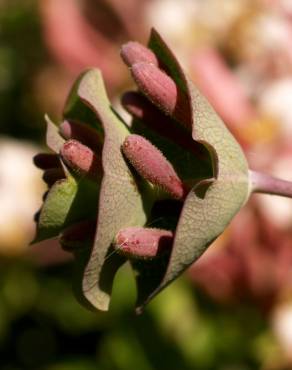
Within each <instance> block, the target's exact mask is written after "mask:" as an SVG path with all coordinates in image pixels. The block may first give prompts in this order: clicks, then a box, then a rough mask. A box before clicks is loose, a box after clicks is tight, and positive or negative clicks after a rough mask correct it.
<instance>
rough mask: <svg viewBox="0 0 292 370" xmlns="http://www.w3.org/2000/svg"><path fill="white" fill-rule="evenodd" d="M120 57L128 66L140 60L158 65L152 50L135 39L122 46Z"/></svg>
mask: <svg viewBox="0 0 292 370" xmlns="http://www.w3.org/2000/svg"><path fill="white" fill-rule="evenodd" d="M121 57H122V59H123V61H124V62H125V64H126V65H127V66H129V67H131V66H132V65H133V64H135V63H140V62H145V63H152V64H154V65H156V66H158V60H157V58H156V55H155V54H154V53H153V51H151V50H150V49H148V48H147V47H145V46H144V45H141V44H140V43H139V42H135V41H130V42H128V43H126V44H124V45H123V46H122V48H121Z"/></svg>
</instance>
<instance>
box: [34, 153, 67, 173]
mask: <svg viewBox="0 0 292 370" xmlns="http://www.w3.org/2000/svg"><path fill="white" fill-rule="evenodd" d="M33 163H34V165H35V166H36V167H38V168H40V169H41V170H47V169H49V168H54V167H60V165H61V164H60V160H59V158H58V156H57V155H56V154H51V153H39V154H36V155H35V156H34V157H33Z"/></svg>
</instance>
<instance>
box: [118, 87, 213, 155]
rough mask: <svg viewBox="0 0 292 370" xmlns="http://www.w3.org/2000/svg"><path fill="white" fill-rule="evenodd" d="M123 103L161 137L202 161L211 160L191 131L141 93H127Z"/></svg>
mask: <svg viewBox="0 0 292 370" xmlns="http://www.w3.org/2000/svg"><path fill="white" fill-rule="evenodd" d="M121 103H122V105H123V107H124V108H125V109H126V110H127V112H128V113H130V114H132V115H133V116H134V117H135V118H138V119H140V120H142V121H143V123H144V124H145V125H146V126H147V127H149V128H151V129H152V130H153V131H155V132H157V133H158V134H159V135H161V136H163V137H166V138H167V139H169V140H171V141H172V142H174V143H176V144H178V145H180V146H181V147H183V148H185V149H187V150H189V151H190V152H192V153H193V154H195V155H196V156H197V157H198V158H200V159H201V160H205V161H208V160H209V154H208V152H207V150H206V149H205V148H204V147H203V146H202V145H201V144H199V143H197V142H196V141H194V140H193V138H192V136H191V135H190V133H189V131H187V130H186V129H185V128H184V127H183V126H181V125H178V124H177V123H176V122H175V121H173V120H172V119H171V118H170V117H167V116H166V115H165V114H163V113H162V112H161V111H160V110H159V109H158V108H156V107H155V106H154V105H153V104H152V103H151V102H150V101H149V100H148V99H147V98H145V97H144V96H143V95H141V94H140V93H137V92H134V91H129V92H126V93H125V94H124V95H123V96H122V99H121Z"/></svg>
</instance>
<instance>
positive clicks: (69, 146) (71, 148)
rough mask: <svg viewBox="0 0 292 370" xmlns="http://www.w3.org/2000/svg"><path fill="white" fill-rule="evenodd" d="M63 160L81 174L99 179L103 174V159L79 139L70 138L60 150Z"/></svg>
mask: <svg viewBox="0 0 292 370" xmlns="http://www.w3.org/2000/svg"><path fill="white" fill-rule="evenodd" d="M60 155H61V157H62V159H63V161H64V162H65V163H66V164H67V165H68V166H69V167H70V168H72V170H73V171H75V172H76V173H77V174H79V175H81V176H88V177H90V178H91V179H93V180H98V179H99V178H100V175H101V171H102V170H101V169H102V167H101V160H100V158H98V157H97V156H96V154H95V153H94V152H93V151H92V150H91V149H90V148H88V147H87V146H85V145H83V144H81V143H80V142H79V141H77V140H68V141H66V142H65V144H64V145H63V147H62V148H61V150H60Z"/></svg>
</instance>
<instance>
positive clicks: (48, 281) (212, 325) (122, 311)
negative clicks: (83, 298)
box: [0, 260, 266, 370]
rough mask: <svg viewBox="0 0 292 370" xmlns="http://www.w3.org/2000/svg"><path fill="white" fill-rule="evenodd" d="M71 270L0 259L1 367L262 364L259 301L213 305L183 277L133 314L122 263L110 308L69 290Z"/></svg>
mask: <svg viewBox="0 0 292 370" xmlns="http://www.w3.org/2000/svg"><path fill="white" fill-rule="evenodd" d="M73 273H74V269H73V267H72V265H71V264H67V265H62V266H58V267H50V268H42V269H40V268H36V267H33V266H32V265H31V264H30V263H28V262H27V261H26V262H25V261H23V260H22V261H21V260H18V261H15V260H2V261H1V286H0V312H1V315H0V343H1V351H0V355H1V369H5V370H6V369H46V370H59V369H60V370H63V369H64V370H66V369H70V370H71V369H72V370H75V369H76V370H77V369H82V370H87V369H88V370H91V369H102V370H115V369H116V370H126V369H127V370H129V369H137V368H138V369H141V370H152V369H153V370H156V369H157V370H161V369H165V370H166V369H169V370H172V369H173V370H176V369H182V370H191V369H210V370H211V369H214V370H215V369H222V370H223V369H224V370H225V369H226V370H227V369H234V370H237V369H238V370H241V369H258V368H259V367H258V366H259V360H260V359H259V358H257V352H258V351H257V341H258V339H259V337H260V336H262V333H263V330H264V329H265V328H266V323H265V320H264V318H263V317H262V316H261V315H260V313H259V312H258V311H257V310H256V308H254V307H252V306H251V307H249V306H246V305H239V306H237V307H234V306H232V307H231V306H230V307H220V306H217V305H215V304H214V303H212V302H210V301H209V300H208V299H207V298H206V297H205V296H204V295H202V294H201V293H199V292H196V291H195V290H194V289H193V287H192V286H191V285H190V284H189V283H188V282H187V281H186V279H180V280H179V281H177V282H176V283H175V284H173V285H172V286H171V288H168V289H167V290H166V291H165V292H163V293H162V294H161V295H160V296H158V297H157V298H156V299H155V300H154V301H153V303H151V304H150V306H149V308H148V309H147V310H146V312H145V313H144V314H143V315H141V316H135V315H134V312H133V311H132V307H133V300H134V296H135V287H134V280H133V277H132V276H131V274H132V273H131V271H130V268H129V267H128V266H126V267H125V268H123V269H122V270H121V271H120V272H119V273H118V275H117V277H116V284H115V289H114V295H113V302H112V306H111V309H110V312H109V313H95V312H89V311H87V310H85V309H84V308H83V307H82V306H80V305H79V304H78V302H76V300H75V298H74V297H73V295H72V290H71V283H70V281H71V275H72V274H73Z"/></svg>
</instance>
